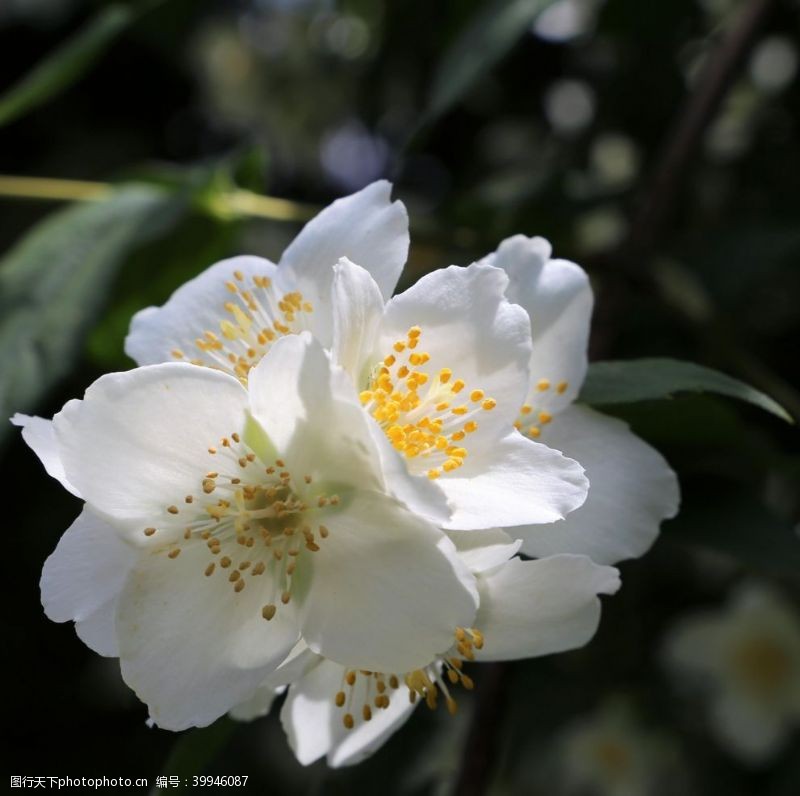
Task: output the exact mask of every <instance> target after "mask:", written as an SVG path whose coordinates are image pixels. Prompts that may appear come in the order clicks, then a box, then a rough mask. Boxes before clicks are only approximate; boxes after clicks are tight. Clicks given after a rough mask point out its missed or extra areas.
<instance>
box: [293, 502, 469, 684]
mask: <svg viewBox="0 0 800 796" xmlns="http://www.w3.org/2000/svg"><path fill="white" fill-rule="evenodd" d="M325 524H326V525H327V526H328V528H329V529H330V536H329V537H328V538H327V539H325V540H324V542H323V543H322V544H321V545H320V547H321V549H320V550H319V551H318V552H316V553H315V554H314V557H313V559H312V561H311V563H312V565H313V576H312V578H311V582H310V587H309V589H310V591H309V594H308V597H307V598H306V599H305V601H304V602H303V603H302V607H301V612H302V633H303V638H304V639H305V641H306V643H307V644H308V645H309V647H311V649H313V650H314V651H315V652H317V653H319V654H320V655H324V656H325V657H326V658H330V659H332V660H334V661H336V662H338V663H341V664H342V665H345V666H352V667H355V668H359V669H368V670H370V671H379V672H406V671H411V670H413V669H416V668H418V667H421V666H426V665H427V664H429V663H430V662H431V661H432V660H433V659H434V658H435V657H436V655H437V654H438V653H440V652H443V651H445V650H446V649H448V648H449V647H450V646H451V644H452V642H453V633H454V631H455V628H456V627H457V626H469V625H470V624H471V622H472V619H473V617H474V614H475V609H476V606H477V593H476V591H475V587H474V578H473V576H472V575H471V574H470V573H469V571H468V570H467V568H466V567H465V566H464V565H463V564H462V563H461V561H460V560H459V559H458V556H457V554H456V552H455V547H454V545H453V543H452V542H451V541H450V540H449V539H447V538H446V537H445V536H444V535H443V534H442V533H441V531H439V530H438V529H437V528H435V527H434V526H433V525H431V524H430V523H428V522H426V521H424V520H423V519H422V518H419V517H417V516H415V515H414V514H411V513H410V512H409V511H407V510H406V509H405V508H404V507H403V506H401V505H400V504H399V503H397V502H396V501H395V500H393V499H392V498H390V497H387V496H385V495H380V494H378V493H368V492H357V493H355V495H354V496H353V498H352V501H351V502H350V503H349V505H345V506H343V507H342V509H341V511H340V512H339V513H338V514H329V515H326V517H325Z"/></svg>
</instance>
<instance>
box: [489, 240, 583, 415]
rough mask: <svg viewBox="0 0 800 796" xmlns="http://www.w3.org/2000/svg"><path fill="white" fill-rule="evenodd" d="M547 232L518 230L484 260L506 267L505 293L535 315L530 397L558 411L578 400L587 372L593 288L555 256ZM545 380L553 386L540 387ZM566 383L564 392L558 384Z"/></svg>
mask: <svg viewBox="0 0 800 796" xmlns="http://www.w3.org/2000/svg"><path fill="white" fill-rule="evenodd" d="M550 253H551V248H550V244H549V243H548V242H547V241H546V240H544V239H543V238H526V237H525V236H524V235H515V236H514V237H513V238H508V239H507V240H504V241H503V242H502V243H501V244H500V247H499V248H498V249H497V251H496V252H495V253H494V254H490V255H489V256H488V257H487V258H486V259H485V260H483V262H486V263H490V264H491V265H495V266H497V267H498V268H502V269H504V270H505V271H506V273H507V274H508V277H509V285H508V290H507V292H506V295H507V296H508V299H509V300H510V301H513V302H515V303H516V304H520V305H521V306H522V307H524V308H525V310H527V312H528V313H529V315H530V318H531V332H532V334H533V354H532V355H531V360H530V373H531V381H532V385H533V389H532V391H531V394H530V396H529V403H530V404H531V405H532V406H534V407H535V408H536V409H537V410H547V411H549V412H550V413H555V412H558V411H560V410H561V409H562V408H564V407H565V406H567V405H568V404H570V403H571V402H572V401H573V400H575V398H576V396H577V395H578V392H579V391H580V388H581V385H582V384H583V379H584V377H585V375H586V368H587V357H586V349H587V343H588V339H589V323H590V320H591V315H592V305H593V297H592V289H591V286H590V285H589V279H588V277H587V276H586V273H585V272H584V270H583V269H582V268H581V267H580V266H578V265H575V263H571V262H567V261H566V260H551V259H550ZM542 380H546V381H547V382H549V384H550V387H549V389H547V390H538V389H537V384H539V382H540V381H542ZM561 382H565V383H566V385H567V386H566V388H564V389H563V392H559V391H558V390H557V389H556V388H557V387H558V385H559V384H560V383H561Z"/></svg>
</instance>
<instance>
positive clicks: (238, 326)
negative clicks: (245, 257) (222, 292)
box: [172, 271, 313, 382]
mask: <svg viewBox="0 0 800 796" xmlns="http://www.w3.org/2000/svg"><path fill="white" fill-rule="evenodd" d="M233 276H234V279H235V280H236V281H232V282H226V283H225V286H226V287H227V288H228V290H229V291H230V293H231V296H232V298H231V300H230V301H228V302H226V303H225V305H224V309H225V312H226V313H228V316H229V317H228V318H224V319H223V320H221V321H220V322H219V334H218V333H217V332H214V331H211V330H208V331H206V332H204V334H203V337H198V338H197V339H196V340H195V346H196V348H197V349H198V351H199V353H200V356H199V357H196V358H194V359H190V360H189V361H190V362H191V363H192V364H193V365H206V366H207V367H212V368H216V369H219V370H224V371H226V372H228V373H231V372H232V373H233V374H234V375H236V376H237V377H238V378H239V379H240V380H241V381H242V382H246V381H247V374H248V373H249V372H250V369H251V368H252V367H254V366H255V365H257V364H258V362H259V360H260V359H261V357H263V356H264V354H266V353H267V351H268V350H269V348H270V346H271V345H272V343H273V342H274V341H275V340H276V339H277V338H278V337H282V336H283V335H287V334H296V333H297V332H300V331H302V330H303V329H306V328H308V323H307V316H308V314H309V313H311V312H312V311H313V307H312V306H311V304H310V303H309V302H308V301H306V300H305V299H304V298H303V294H302V293H300V292H298V291H294V292H290V293H283V294H281V293H279V291H277V290H276V289H275V287H274V285H273V283H272V280H271V279H270V278H269V277H267V276H252V277H251V284H250V285H249V286H247V285H245V284H244V282H245V276H244V274H243V273H242V272H241V271H234V272H233ZM220 335H221V336H222V339H220ZM172 356H173V357H174V358H175V359H185V358H186V354H185V353H184V352H183V351H181V350H180V349H177V348H176V349H175V350H173V351H172Z"/></svg>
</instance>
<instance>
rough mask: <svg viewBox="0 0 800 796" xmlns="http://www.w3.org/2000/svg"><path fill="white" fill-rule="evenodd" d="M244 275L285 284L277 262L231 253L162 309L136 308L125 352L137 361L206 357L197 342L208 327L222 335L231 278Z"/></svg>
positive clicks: (188, 284)
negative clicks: (178, 355)
mask: <svg viewBox="0 0 800 796" xmlns="http://www.w3.org/2000/svg"><path fill="white" fill-rule="evenodd" d="M235 271H240V272H241V273H242V274H243V275H244V277H245V279H246V280H247V281H248V282H249V280H250V279H251V278H252V277H253V276H266V277H269V278H270V279H272V280H273V281H276V280H277V281H278V282H280V281H281V280H282V279H284V276H283V275H281V276H279V275H278V269H277V266H276V265H275V264H274V263H271V262H270V261H269V260H264V259H262V258H261V257H232V258H230V259H229V260H222V261H221V262H218V263H215V264H214V265H212V266H211V267H210V268H207V269H206V270H205V271H203V273H202V274H200V275H199V276H197V277H195V278H194V279H190V280H189V281H188V282H186V283H185V284H183V285H181V286H180V287H179V288H178V289H177V290H176V291H175V292H174V293H173V294H172V296H170V298H169V300H168V301H167V302H166V304H164V306H163V307H147V308H146V309H143V310H141V311H140V312H137V313H136V315H134V316H133V320H132V321H131V328H130V332H129V333H128V336H127V338H126V339H125V353H126V354H127V355H128V356H129V357H131V359H133V360H134V361H135V362H136V364H137V365H156V364H158V363H159V362H172V361H174V359H175V357H174V356H173V353H172V352H173V351H175V350H178V351H182V352H183V353H184V355H185V356H186V358H187V359H193V358H195V357H197V358H200V359H203V360H204V361H205V360H206V357H205V356H204V354H203V352H202V351H200V350H199V349H198V348H197V346H196V344H195V340H196V339H197V338H198V337H202V336H203V335H204V334H205V332H206V331H210V332H214V333H215V334H219V332H220V325H219V324H220V321H222V320H224V319H229V317H230V316H229V315H228V313H227V312H226V311H225V304H226V303H227V302H229V301H230V300H231V294H230V292H229V291H228V289H227V288H226V287H225V283H226V282H232V281H234V272H235Z"/></svg>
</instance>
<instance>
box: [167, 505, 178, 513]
mask: <svg viewBox="0 0 800 796" xmlns="http://www.w3.org/2000/svg"><path fill="white" fill-rule="evenodd" d="M167 511H168V512H169V513H170V514H177V513H178V507H177V506H167Z"/></svg>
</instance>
